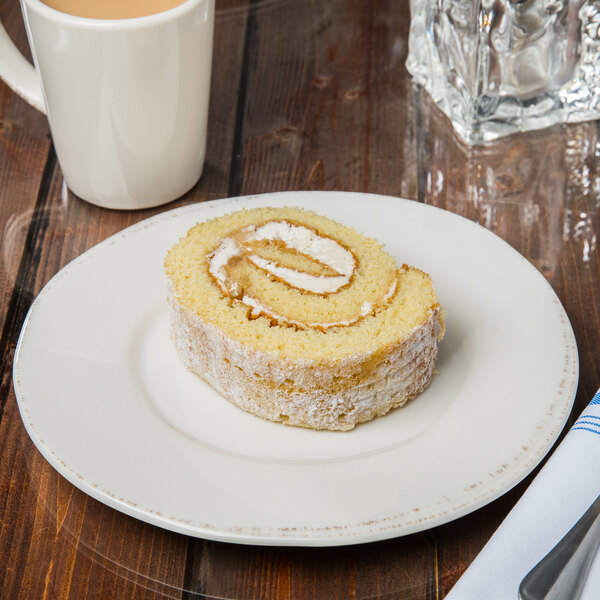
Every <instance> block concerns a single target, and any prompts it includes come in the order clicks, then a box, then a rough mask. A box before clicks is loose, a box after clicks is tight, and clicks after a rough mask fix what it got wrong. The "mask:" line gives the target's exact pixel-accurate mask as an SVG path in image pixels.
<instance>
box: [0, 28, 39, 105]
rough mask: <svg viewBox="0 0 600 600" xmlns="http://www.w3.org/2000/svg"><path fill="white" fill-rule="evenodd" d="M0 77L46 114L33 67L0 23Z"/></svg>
mask: <svg viewBox="0 0 600 600" xmlns="http://www.w3.org/2000/svg"><path fill="white" fill-rule="evenodd" d="M0 79H3V80H4V82H5V83H6V84H7V85H8V87H10V88H11V89H12V90H13V91H14V92H16V93H17V94H18V95H19V96H21V98H24V99H25V100H27V102H29V104H31V106H33V107H34V108H37V109H38V110H39V111H40V112H42V113H44V114H46V104H45V102H44V95H43V93H42V85H41V83H40V79H39V77H38V74H37V72H36V70H35V67H34V66H33V65H32V64H31V63H30V62H29V61H27V60H26V59H25V57H24V56H23V55H22V54H21V53H20V52H19V51H18V50H17V47H16V46H15V45H14V44H13V41H12V40H11V39H10V37H8V34H7V33H6V30H5V29H4V27H3V26H2V23H0Z"/></svg>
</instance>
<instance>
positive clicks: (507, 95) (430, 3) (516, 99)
mask: <svg viewBox="0 0 600 600" xmlns="http://www.w3.org/2000/svg"><path fill="white" fill-rule="evenodd" d="M410 7H411V25H410V34H409V55H408V59H407V63H406V66H407V69H408V71H409V72H410V73H411V75H412V76H413V79H414V81H415V82H416V83H418V84H420V85H421V86H423V87H424V88H425V89H426V90H427V92H428V93H429V94H430V95H431V97H432V98H433V100H434V101H435V103H436V104H437V105H438V106H439V107H440V108H441V109H442V111H443V112H444V113H446V115H447V116H448V117H449V118H450V120H451V122H452V124H453V126H454V128H455V129H456V131H457V132H458V134H459V135H460V137H461V138H462V139H463V140H464V141H466V142H468V143H475V144H476V143H480V142H485V141H488V140H493V139H495V138H498V137H500V136H503V135H508V134H511V133H514V132H517V131H528V130H533V129H541V128H544V127H548V126H551V125H555V124H557V123H570V122H579V121H587V120H593V119H598V118H600V0H572V1H568V0H411V2H410Z"/></svg>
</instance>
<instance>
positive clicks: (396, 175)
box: [0, 0, 600, 600]
mask: <svg viewBox="0 0 600 600" xmlns="http://www.w3.org/2000/svg"><path fill="white" fill-rule="evenodd" d="M407 4H408V3H407V2H400V1H397V2H392V1H374V2H365V1H364V0H310V1H309V0H255V1H252V0H248V2H246V1H243V0H227V1H225V0H217V20H216V30H215V53H214V72H213V81H212V89H211V110H210V129H209V145H208V155H207V162H206V167H205V172H204V175H203V177H202V179H201V181H200V183H199V184H198V185H197V186H196V187H195V188H194V189H193V190H192V191H191V192H189V193H188V194H187V195H186V196H185V197H183V198H181V199H180V200H178V201H176V202H174V203H172V204H170V205H168V206H164V207H161V208H159V209H153V210H147V211H138V212H117V211H108V210H103V209H99V208H96V207H94V206H91V205H89V204H86V203H85V202H83V201H81V200H80V199H78V198H77V197H75V196H74V195H72V194H71V193H70V192H69V191H67V190H66V188H65V187H64V185H63V179H62V175H61V171H60V167H59V165H58V163H57V160H56V156H55V154H54V151H53V148H52V143H51V139H50V135H49V131H48V127H47V123H46V120H45V117H43V115H40V114H38V113H37V112H36V111H35V110H34V109H33V108H31V107H29V106H28V105H27V104H26V103H25V102H24V101H22V100H21V99H20V98H19V97H17V96H16V95H15V94H13V93H12V92H11V91H10V90H9V89H8V88H7V87H6V86H5V85H4V84H3V83H2V82H0V227H1V228H2V231H3V236H2V240H3V243H2V253H1V258H2V269H1V271H0V298H1V304H0V316H1V319H2V320H1V328H2V329H1V336H0V351H1V353H2V379H1V388H0V391H1V395H0V457H1V460H0V598H2V599H4V598H6V599H11V600H12V599H27V600H31V599H38V598H39V599H41V598H44V599H54V598H57V599H73V600H74V599H80V598H83V599H105V598H117V599H121V598H123V599H124V598H136V599H138V598H140V599H153V600H154V599H159V598H178V599H179V598H182V599H188V598H231V599H235V600H247V599H248V600H249V599H278V600H279V599H294V600H296V599H298V600H301V599H308V598H318V599H321V598H322V599H328V600H329V599H340V600H342V599H347V598H355V599H358V598H386V599H407V600H412V599H415V600H417V599H419V600H426V599H427V600H432V599H441V598H443V597H444V596H445V594H446V593H447V592H448V590H449V589H450V588H451V587H452V585H453V584H454V582H455V581H456V580H457V579H458V577H460V575H461V573H462V572H463V571H464V569H465V568H466V567H467V566H468V565H469V564H470V563H471V561H472V560H473V558H474V557H475V556H476V555H477V553H478V552H479V551H480V549H481V548H482V547H483V545H484V544H485V542H486V541H487V540H488V539H489V537H490V536H491V534H492V533H493V531H494V530H495V528H496V527H497V526H498V525H499V523H500V522H501V521H502V519H503V518H504V516H505V515H506V514H507V512H508V511H509V510H510V509H511V507H512V506H513V505H514V503H515V502H516V501H517V500H518V498H519V497H520V495H521V494H522V493H523V491H524V489H525V487H526V485H527V483H528V482H529V481H530V479H531V478H528V479H527V480H526V481H525V482H523V483H521V484H520V485H519V486H517V487H516V488H515V489H513V490H512V491H511V492H509V493H507V494H506V495H504V496H503V497H501V498H500V499H498V500H496V501H494V502H492V503H491V504H489V505H488V506H486V507H484V508H483V509H480V510H478V511H476V512H474V513H472V514H471V515H469V516H466V517H463V518H461V519H459V520H457V521H454V522H453V523H450V524H448V525H446V526H443V527H438V528H436V529H432V530H429V531H426V532H423V533H419V534H416V535H411V536H408V537H404V538H398V539H393V540H388V541H384V542H377V543H371V544H366V545H360V546H350V547H342V548H327V549H318V548H304V549H298V548H277V547H249V546H241V545H230V544H225V543H219V542H211V541H203V540H199V539H194V538H188V537H186V536H183V535H179V534H175V533H171V532H168V531H164V530H162V529H158V528H156V527H153V526H150V525H146V524H144V523H141V522H138V521H136V520H135V519H132V518H130V517H127V516H125V515H123V514H121V513H119V512H116V511H114V510H112V509H110V508H107V507H106V506H104V505H103V504H101V503H99V502H97V501H95V500H93V499H91V498H89V497H88V496H86V495H85V494H83V493H82V492H80V491H79V490H77V489H76V488H74V487H73V486H72V485H71V484H70V483H68V482H67V481H66V480H65V479H63V478H62V477H61V476H60V475H58V474H57V473H56V472H55V471H54V470H53V469H52V468H51V467H50V466H49V465H48V464H47V463H46V461H45V460H44V459H43V458H42V457H41V455H40V454H39V453H38V452H37V450H36V449H35V448H34V446H33V444H32V442H31V441H30V439H29V437H28V435H27V433H26V431H25V429H24V426H23V424H22V422H21V419H20V417H19V412H18V408H17V403H16V400H15V396H14V392H13V388H12V379H11V367H12V361H13V356H14V351H15V346H16V343H17V339H18V335H19V331H20V329H21V326H22V324H23V320H24V318H25V315H26V313H27V310H28V308H29V306H30V304H31V302H32V301H33V299H34V298H35V296H36V294H37V293H38V292H39V291H40V289H41V288H42V287H43V286H44V284H45V283H46V282H47V281H48V280H49V279H50V278H51V277H52V276H53V275H54V274H55V273H56V272H57V271H58V270H59V269H60V268H61V267H62V266H64V265H65V264H66V263H68V262H69V261H71V260H72V259H73V258H75V257H77V256H78V255H80V254H81V253H82V252H84V251H85V250H86V249H88V248H90V247H92V246H93V245H95V244H96V243H98V242H99V241H101V240H103V239H105V238H106V237H107V236H109V235H111V234H113V233H115V232H117V231H119V230H121V229H123V228H125V227H127V226H129V225H131V224H133V223H135V222H137V221H139V220H141V219H144V218H147V217H149V216H151V215H153V214H156V213H158V212H161V211H164V210H168V209H171V208H174V207H176V206H180V205H183V204H188V203H192V202H201V201H204V200H208V199H217V198H224V197H227V196H235V195H244V194H254V193H260V192H272V191H277V190H306V189H315V190H352V191H364V192H375V193H381V194H388V195H393V196H401V197H405V198H410V199H413V200H415V201H418V202H424V203H427V204H433V205H436V206H439V207H441V208H444V209H447V210H450V211H453V212H456V213H458V214H460V215H463V216H465V217H467V218H469V219H472V220H473V221H476V222H478V223H480V224H482V225H484V226H485V227H487V228H489V229H491V230H492V231H494V232H495V233H497V234H498V235H499V236H501V237H502V238H504V239H505V240H506V241H508V242H509V243H510V244H511V245H512V246H513V247H515V248H516V249H517V250H518V251H520V252H521V253H522V254H523V255H525V256H526V257H527V258H528V259H529V260H530V261H531V262H532V263H533V264H534V265H535V266H536V267H537V268H538V269H539V271H540V272H541V273H542V274H543V275H544V276H545V277H546V278H547V280H548V281H549V283H550V284H551V285H552V287H553V288H554V290H555V291H556V293H557V294H558V296H559V298H560V300H561V301H562V303H563V304H564V306H565V308H566V311H567V313H568V315H569V318H570V319H571V322H572V325H573V328H574V331H575V336H576V339H577V343H578V348H579V355H580V362H581V374H580V383H579V389H578V393H577V398H576V403H575V409H574V411H573V415H576V414H578V413H579V412H580V411H581V409H582V408H583V407H584V406H585V404H586V403H587V402H588V401H589V399H590V398H591V396H592V395H593V393H594V391H595V390H596V389H597V388H598V387H599V386H600V276H599V273H600V261H599V251H598V240H597V235H598V232H599V231H600V216H599V213H600V127H599V125H598V124H597V123H585V124H581V125H576V126H569V127H555V128H553V129H550V130H546V131H542V132H537V133H531V134H527V135H518V136H513V137H511V138H507V139H505V140H502V141H500V142H498V143H495V144H492V145H490V146H486V147H481V148H473V149H470V150H469V149H466V148H465V147H464V146H462V145H461V144H460V143H459V142H458V140H457V139H456V137H455V136H454V135H453V133H452V130H451V128H450V126H449V124H448V122H447V121H446V119H445V118H444V117H443V116H441V115H440V113H439V112H438V111H437V109H436V108H435V107H432V105H431V104H430V102H429V100H428V98H427V96H426V95H425V93H424V92H422V91H419V90H418V89H415V88H413V86H412V84H411V81H410V78H409V77H408V74H407V72H406V69H405V67H404V62H405V59H406V53H407V49H408V47H407V36H408V26H409V13H408V6H407ZM0 17H1V19H2V21H3V23H4V24H5V26H6V28H7V30H8V31H9V33H10V34H11V36H12V37H13V39H14V40H15V42H16V43H17V44H18V46H19V47H20V48H21V49H22V50H23V51H24V52H27V49H26V36H25V33H24V29H23V25H22V22H21V16H20V10H19V6H18V2H17V0H7V1H6V2H3V3H2V4H1V5H0ZM515 384H516V385H518V382H515Z"/></svg>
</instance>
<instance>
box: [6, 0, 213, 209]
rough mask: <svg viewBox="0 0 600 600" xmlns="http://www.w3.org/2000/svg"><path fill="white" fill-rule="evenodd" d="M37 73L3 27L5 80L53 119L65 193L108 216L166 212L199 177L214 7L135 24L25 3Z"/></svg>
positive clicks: (189, 5) (183, 9) (191, 4)
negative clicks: (120, 211) (120, 212)
mask: <svg viewBox="0 0 600 600" xmlns="http://www.w3.org/2000/svg"><path fill="white" fill-rule="evenodd" d="M21 8H22V10H23V16H24V19H25V26H26V29H27V36H28V39H29V45H30V47H31V52H32V55H33V60H34V63H35V69H34V67H33V66H32V65H31V64H30V63H29V62H27V61H26V60H25V58H23V56H22V55H21V54H19V52H18V50H17V49H16V48H15V46H14V44H13V43H12V42H11V40H10V38H9V37H8V36H7V34H6V31H5V30H4V29H3V28H2V26H1V25H0V77H1V78H2V79H4V81H5V82H6V83H7V84H8V85H9V86H10V87H11V88H13V89H14V90H15V91H16V92H17V93H18V94H20V95H21V96H22V97H23V98H25V100H27V101H28V102H30V103H31V104H32V105H33V106H35V107H36V108H37V109H39V110H41V111H42V112H46V114H47V115H48V122H49V124H50V131H51V133H52V138H53V140H54V146H55V148H56V155H57V157H58V161H59V163H60V166H61V169H62V171H63V174H64V177H65V180H66V183H67V185H68V187H69V188H70V189H71V190H72V191H73V192H74V193H75V194H77V195H78V196H80V197H81V198H83V199H84V200H87V201H88V202H91V203H93V204H97V205H98V206H103V207H107V208H118V209H135V208H148V207H151V206H158V205H160V204H164V203H166V202H169V201H171V200H174V199H175V198H177V197H179V196H181V195H182V194H184V193H185V192H187V191H188V190H189V189H190V188H192V187H193V186H194V185H195V183H196V182H197V181H198V179H199V178H200V175H201V174H202V168H203V165H204V157H205V154H206V127H207V117H208V102H209V92H210V72H211V63H212V40H213V28H214V0H187V1H186V2H184V3H182V4H180V5H179V6H177V7H175V8H172V9H170V10H167V11H164V12H161V13H156V14H153V15H150V16H144V17H137V18H131V19H117V20H114V19H112V20H111V19H90V18H83V17H76V16H73V15H69V14H65V13H62V12H59V11H57V10H54V9H52V8H50V7H49V6H47V5H45V4H43V3H42V2H40V0H21Z"/></svg>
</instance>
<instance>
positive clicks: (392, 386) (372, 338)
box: [165, 207, 444, 431]
mask: <svg viewBox="0 0 600 600" xmlns="http://www.w3.org/2000/svg"><path fill="white" fill-rule="evenodd" d="M165 271H166V274H167V279H168V288H169V289H168V302H169V306H170V327H171V336H172V338H173V340H174V343H175V345H176V347H177V351H178V353H179V356H180V357H181V360H182V361H183V363H184V364H185V366H186V367H187V368H188V369H189V370H191V371H192V372H193V373H195V374H196V375H198V376H199V377H201V378H202V379H203V380H204V381H206V382H207V383H208V384H210V385H211V386H212V387H213V388H214V389H216V390H217V391H218V392H220V393H221V394H222V395H223V396H224V397H225V398H227V399H229V400H230V401H231V402H233V403H235V404H236V405H237V406H239V407H240V408H242V409H244V410H246V411H248V412H250V413H252V414H254V415H257V416H259V417H262V418H264V419H269V420H271V421H278V422H281V423H285V424H287V425H296V426H301V427H308V428H311V429H327V430H334V431H335V430H339V431H345V430H350V429H352V428H354V427H355V426H356V425H357V424H358V423H362V422H365V421H369V420H371V419H373V418H375V417H378V416H382V415H384V414H386V413H387V412H389V411H390V410H391V409H393V408H396V407H399V406H402V405H403V404H405V403H406V402H407V401H408V400H409V399H411V398H414V397H415V396H417V395H418V394H419V393H421V392H422V391H423V390H424V389H425V388H426V387H427V386H428V385H429V383H430V381H431V376H432V372H433V369H434V364H435V360H436V357H437V345H438V341H439V340H440V339H441V337H442V336H443V333H444V322H443V311H442V309H441V307H440V304H439V303H438V299H437V296H436V293H435V290H434V287H433V284H432V281H431V278H430V277H429V275H428V274H426V273H424V272H423V271H420V270H419V269H416V268H414V267H411V266H408V265H401V266H398V265H397V264H396V262H395V261H394V259H393V258H392V256H390V255H389V254H388V253H386V252H385V251H384V250H383V249H382V248H381V246H380V244H379V243H378V242H377V241H376V240H374V239H372V238H368V237H366V236H364V235H361V234H360V233H358V232H356V231H355V230H354V229H352V228H350V227H346V226H344V225H341V224H339V223H337V222H335V221H333V220H331V219H328V218H326V217H323V216H320V215H317V214H315V213H313V212H310V211H306V210H302V209H299V208H291V207H286V208H258V209H253V210H241V211H237V212H234V213H231V214H228V215H225V216H223V217H219V218H216V219H212V220H209V221H206V222H203V223H199V224H198V225H196V226H195V227H193V228H192V229H190V231H188V233H187V235H186V236H185V237H183V238H182V239H180V240H179V241H178V242H177V243H176V244H175V246H174V247H173V248H172V249H171V250H170V251H169V252H168V254H167V256H166V259H165ZM199 401H201V399H199Z"/></svg>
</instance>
